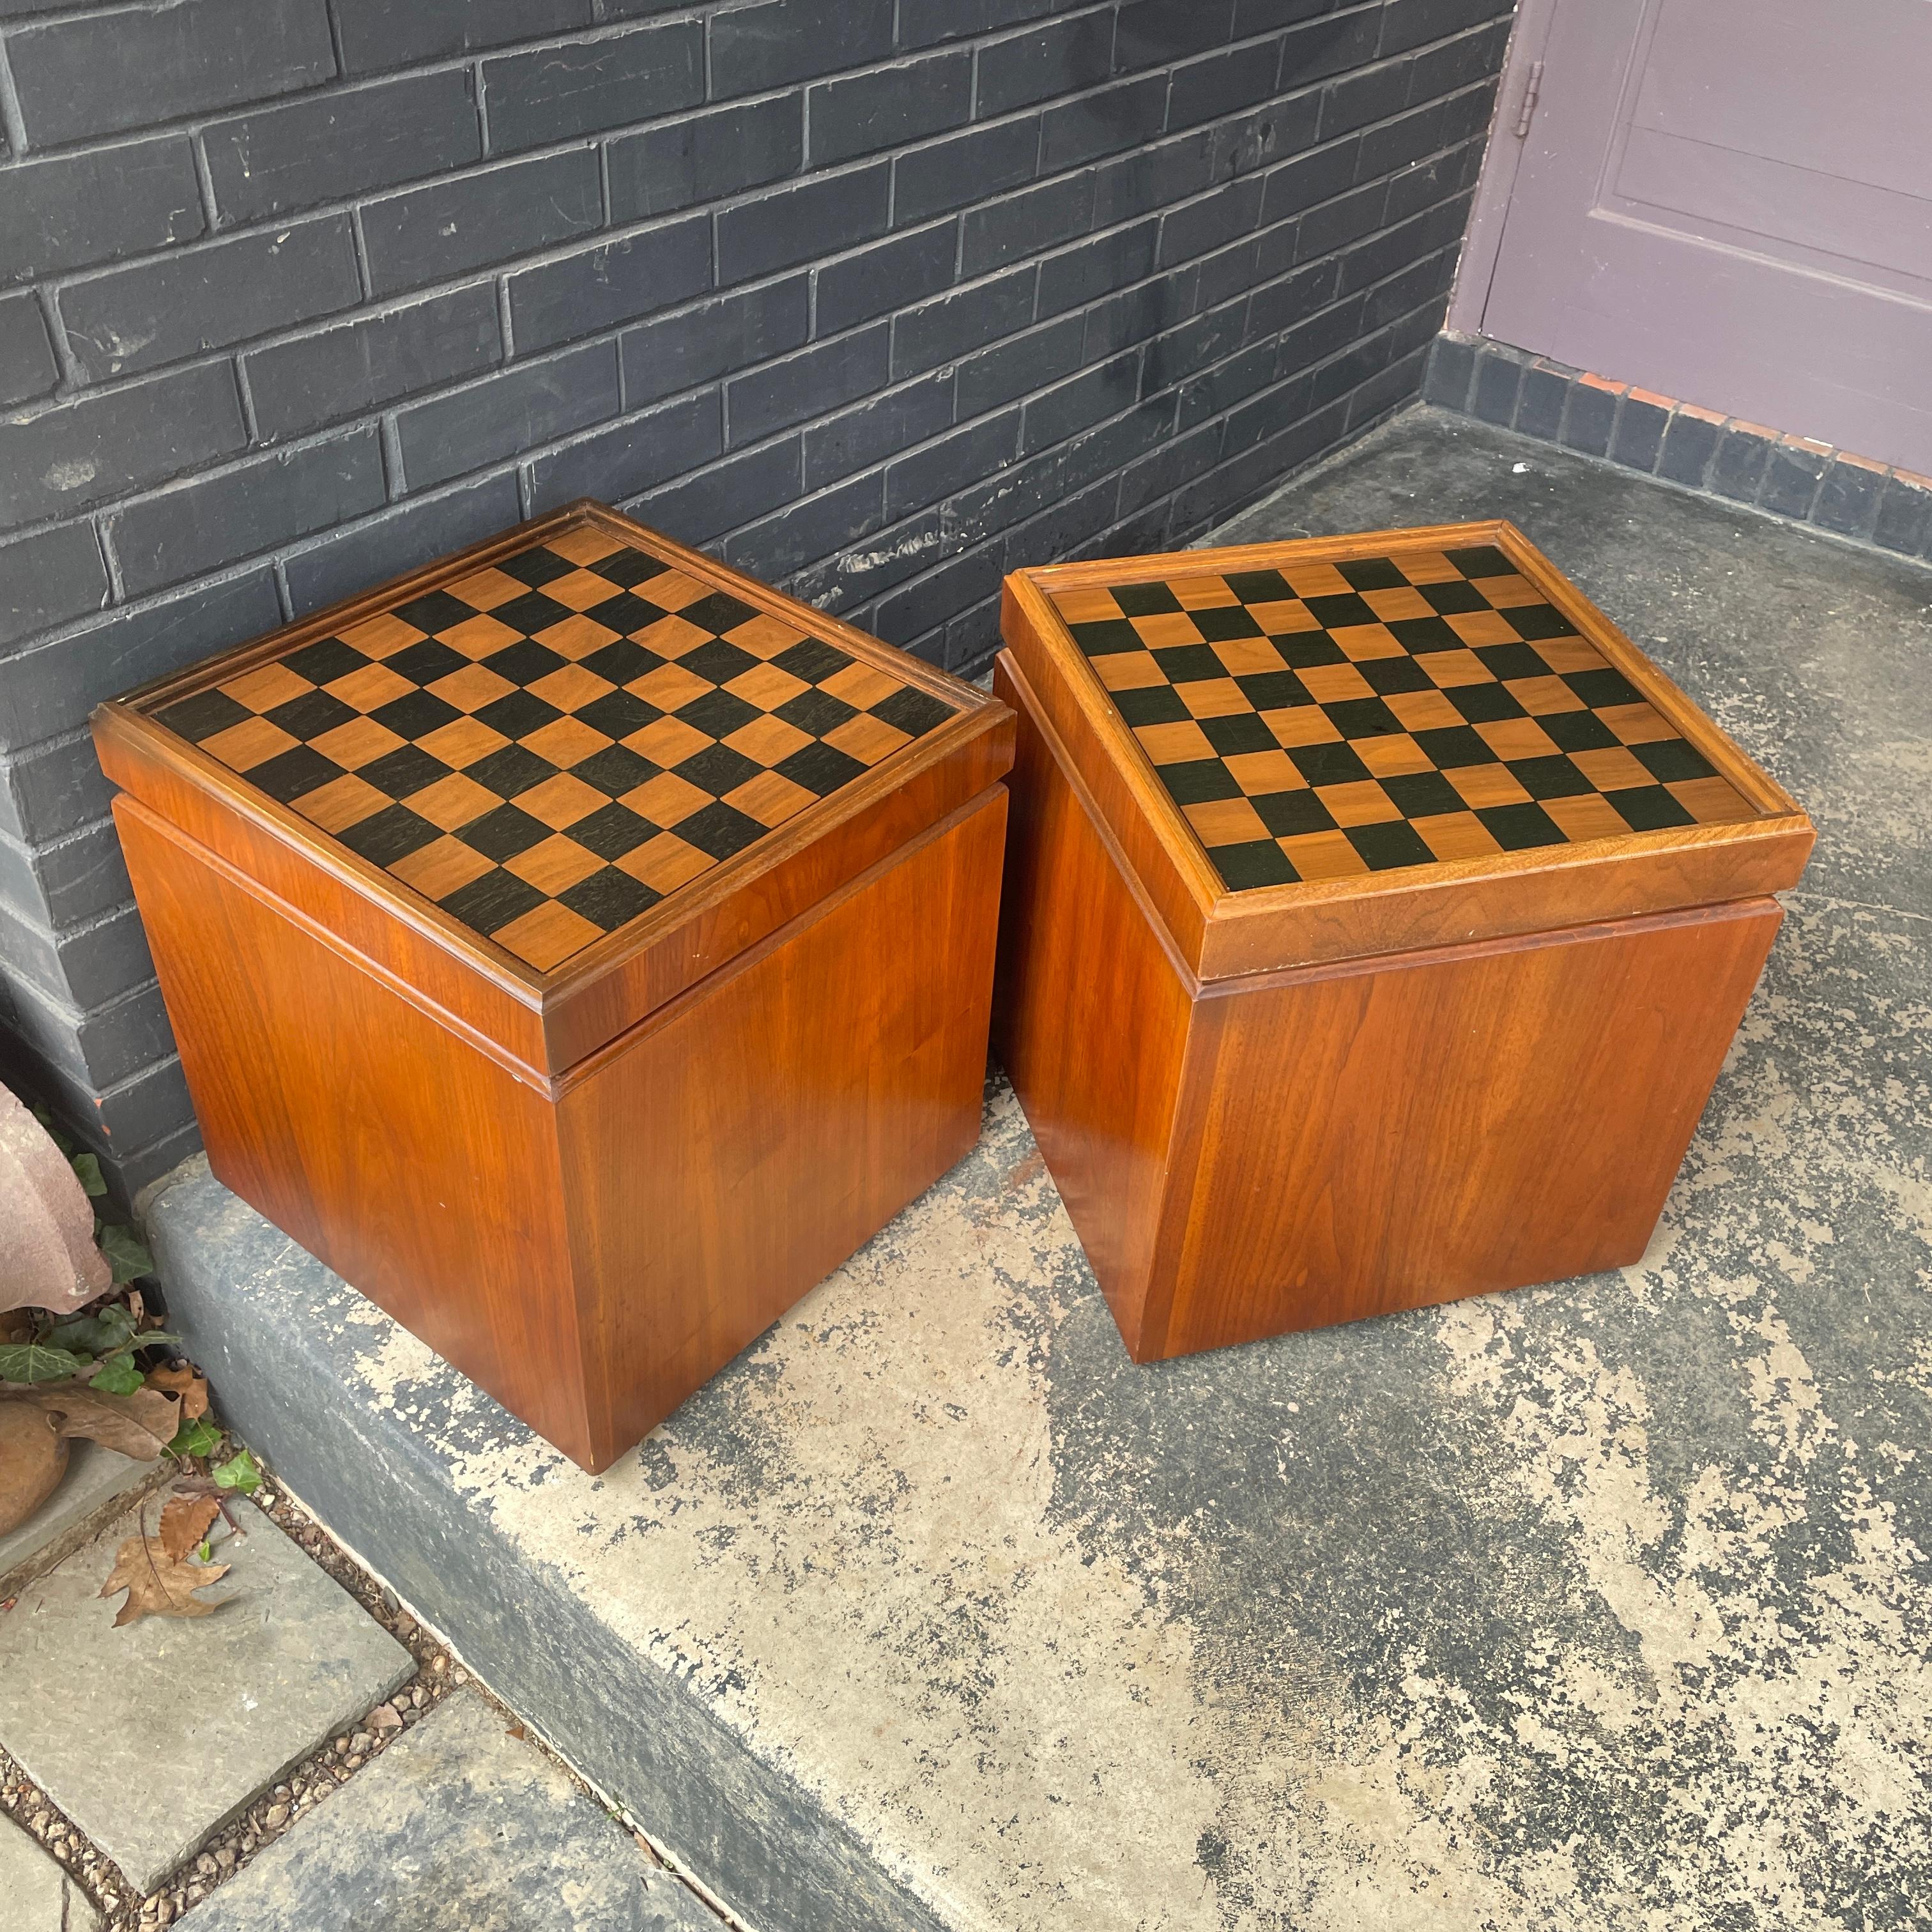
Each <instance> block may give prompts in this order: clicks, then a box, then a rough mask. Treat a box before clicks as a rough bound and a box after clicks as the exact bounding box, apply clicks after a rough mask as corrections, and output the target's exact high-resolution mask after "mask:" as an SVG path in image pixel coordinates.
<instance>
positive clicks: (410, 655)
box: [159, 524, 954, 971]
mask: <svg viewBox="0 0 1932 1932" xmlns="http://www.w3.org/2000/svg"><path fill="white" fill-rule="evenodd" d="M953 708H954V707H953V706H951V705H950V704H948V703H947V702H946V701H945V700H944V699H941V698H938V697H934V696H932V694H930V693H929V692H927V691H922V690H921V689H919V688H918V687H917V686H916V685H910V684H908V683H907V682H904V680H903V679H900V678H898V677H896V676H893V675H892V673H890V672H889V671H886V670H880V669H879V668H877V667H876V666H874V665H873V664H868V663H865V662H863V661H861V660H859V658H855V657H853V656H852V655H850V653H849V652H846V651H844V650H841V649H839V648H838V646H836V645H835V644H830V643H826V642H825V641H824V640H822V639H820V638H817V637H813V636H812V635H811V634H810V633H809V632H808V631H805V630H804V629H802V628H799V627H798V626H796V625H793V624H790V623H787V622H781V621H780V620H779V619H777V618H775V617H773V616H769V615H767V614H766V613H764V612H763V611H760V610H754V609H753V608H752V607H751V605H749V604H745V603H742V602H740V601H739V600H738V599H737V598H734V597H733V596H730V595H728V594H727V592H724V591H723V590H721V589H718V586H716V585H715V584H714V583H707V582H705V581H703V580H702V579H701V578H700V577H697V576H696V575H694V574H688V573H687V572H685V571H682V570H679V569H677V568H673V566H672V565H670V564H668V563H667V562H664V561H663V560H662V559H660V558H658V557H656V556H653V555H652V554H651V553H649V551H647V550H643V549H640V548H639V547H636V546H634V545H633V544H629V543H626V542H625V541H622V539H621V538H617V537H614V536H613V535H610V534H609V533H608V532H606V531H604V530H602V529H598V528H597V527H596V526H593V525H587V524H586V525H582V526H577V527H575V528H573V529H569V530H568V531H566V532H562V533H561V534H559V535H555V536H553V537H551V538H550V539H549V541H547V543H543V544H535V545H533V546H532V547H530V548H529V549H527V550H523V551H521V552H520V553H517V554H516V555H514V556H507V557H504V558H502V559H500V560H499V561H498V562H496V563H494V564H492V565H489V566H487V568H482V569H479V570H476V571H472V572H471V573H470V574H468V575H466V576H464V577H461V578H460V579H458V580H456V581H455V582H453V583H448V584H446V585H445V586H443V588H441V589H436V590H431V591H429V592H427V593H425V594H424V595H419V596H417V597H415V598H411V599H410V600H408V601H404V602H402V603H400V604H398V605H397V606H396V607H395V608H394V609H392V610H388V611H385V612H383V613H381V614H380V615H378V616H372V617H367V618H365V619H362V621H360V622H357V623H356V624H353V625H349V626H348V627H347V628H344V630H343V631H341V632H339V633H338V634H337V635H335V636H334V637H324V638H322V639H320V640H317V641H314V642H311V643H306V644H304V645H302V646H299V648H297V649H293V650H292V651H290V652H289V653H288V654H287V655H286V656H284V657H281V658H275V659H274V660H273V661H270V662H269V663H266V664H257V666H256V667H254V668H253V669H252V670H247V671H245V672H243V673H241V674H240V675H239V676H236V677H233V678H231V679H229V680H228V681H227V682H225V683H222V684H220V685H214V686H213V687H211V688H208V689H206V690H204V691H199V692H198V693H196V694H195V695H193V696H192V697H186V698H183V699H181V700H179V701H178V703H174V704H172V705H170V706H168V707H167V708H166V709H164V710H163V711H162V712H160V714H159V715H160V721H161V723H163V724H165V725H166V726H167V727H169V729H170V730H173V731H175V732H176V733H178V734H179V735H180V736H182V737H184V738H187V739H190V740H191V741H192V742H193V743H195V744H196V745H199V746H200V748H202V750H203V751H205V752H207V753H208V754H209V755H210V756H211V757H215V758H217V759H219V760H220V761H221V763H223V764H224V765H226V766H229V768H230V769H232V770H233V771H235V772H239V774H240V775H242V777H244V778H246V779H247V780H248V782H249V783H250V784H251V785H253V786H254V787H256V789H257V790H260V791H262V792H264V793H266V794H267V795H268V796H269V797H271V798H273V799H279V800H280V801H281V802H282V803H283V804H284V805H288V806H289V807H290V808H292V809H293V810H294V811H297V812H299V813H300V814H301V815H302V817H305V818H306V819H308V820H310V821H311V823H314V824H316V825H318V826H320V827H321V828H322V829H323V830H324V831H325V832H329V833H330V834H332V835H333V836H334V837H335V838H337V839H338V840H340V841H341V843H342V844H344V845H346V846H347V847H349V849H350V850H351V851H353V852H356V853H360V854H361V855H362V857H364V858H365V859H368V860H370V861H371V862H372V863H373V864H375V865H380V866H381V867H382V868H383V870H384V871H387V872H389V874H392V876H393V877H395V878H397V879H399V880H401V881H402V882H403V883H404V884H405V885H407V886H410V887H412V888H413V889H414V890H416V892H420V893H421V894H422V895H423V896H424V897H425V898H428V899H431V900H433V901H434V902H435V903H436V904H437V905H439V906H440V907H442V908H443V910H444V911H445V912H446V913H449V914H450V915H451V916H452V917H453V918H455V919H459V920H460V921H461V922H462V923H463V925H465V926H468V927H469V928H470V929H472V930H473V931H475V932H479V933H483V934H485V935H487V936H488V937H489V938H491V939H493V940H494V941H496V943H497V944H499V945H500V946H503V947H507V948H508V950H510V951H511V953H514V954H515V955H516V956H517V958H519V959H522V960H524V961H526V962H528V963H529V965H532V966H533V967H535V968H538V970H539V971H549V970H550V968H553V967H556V966H558V965H561V964H562V962H565V961H566V960H568V959H570V958H571V956H572V955H573V954H574V953H579V952H580V951H582V950H583V948H584V947H586V946H588V945H589V944H591V943H592V941H595V940H597V939H599V938H601V937H602V936H603V935H604V934H605V933H607V932H615V931H616V929H617V928H618V927H619V926H623V925H625V924H626V923H628V922H629V921H630V920H631V919H635V918H636V917H637V916H638V914H639V913H643V912H645V911H646V910H649V908H650V907H652V906H654V905H655V904H657V903H658V901H659V900H660V899H661V898H664V897H665V896H666V895H667V894H669V893H670V892H675V891H676V889H678V887H679V886H682V885H684V884H685V883H688V881H689V880H692V879H694V878H696V877H698V875H699V874H701V873H703V872H706V871H709V869H710V868H712V866H714V865H717V864H718V863H719V862H721V860H724V859H728V858H730V857H731V856H733V854H734V853H739V852H742V850H745V847H747V846H749V845H751V844H753V843H754V842H755V841H757V840H758V839H760V838H763V836H764V835H766V832H769V831H770V830H772V828H774V827H775V826H779V825H782V824H783V823H784V822H785V821H786V820H787V819H789V818H790V817H793V815H794V814H796V813H798V812H800V811H803V810H804V809H805V807H806V806H808V805H811V804H812V803H814V802H815V801H816V800H817V799H821V798H823V797H826V796H829V794H830V793H833V792H835V791H837V790H839V789H840V788H841V787H843V786H845V785H847V784H850V783H852V781H853V780H854V779H856V778H859V777H861V776H862V775H863V774H864V773H865V772H866V771H868V769H871V767H872V766H874V765H877V763H879V762H880V760H882V759H883V758H886V757H890V756H891V754H892V753H893V752H894V751H897V750H898V749H899V748H900V747H901V745H907V744H910V742H912V741H913V739H916V738H917V737H919V736H922V735H923V734H924V733H926V732H928V731H930V730H932V728H933V727H935V725H937V724H939V723H940V722H941V721H942V720H944V718H947V717H949V716H950V715H952V714H953Z"/></svg>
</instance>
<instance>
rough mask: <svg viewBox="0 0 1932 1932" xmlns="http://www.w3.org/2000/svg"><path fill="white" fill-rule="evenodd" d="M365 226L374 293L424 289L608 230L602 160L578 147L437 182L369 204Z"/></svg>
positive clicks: (593, 153) (588, 149) (364, 218)
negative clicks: (600, 172)
mask: <svg viewBox="0 0 1932 1932" xmlns="http://www.w3.org/2000/svg"><path fill="white" fill-rule="evenodd" d="M612 172H613V175H614V173H615V172H616V162H615V160H614V158H613V163H612ZM613 191H614V190H613ZM603 221H604V195H603V190H602V187H601V185H600V184H599V182H598V174H597V155H596V153H595V150H594V149H592V148H576V149H573V150H571V151H569V152H568V153H565V154H540V155H536V156H534V157H532V158H531V159H530V160H523V161H511V162H508V163H505V165H503V166H501V167H494V168H490V169H486V170H484V172H481V173H480V174H470V175H461V176H459V177H458V178H456V179H455V180H453V181H431V182H430V183H429V184H428V185H426V186H425V187H419V188H412V189H410V190H409V191H408V192H407V193H404V194H395V195H389V196H386V197H385V198H384V199H382V200H380V201H372V202H367V203H365V205H364V206H363V208H362V243H363V249H364V252H365V254H366V256H367V257H368V263H369V284H370V288H371V292H372V293H374V294H375V295H377V296H387V295H394V294H396V293H398V292H399V291H401V290H404V289H413V288H420V287H422V285H423V284H425V282H440V281H447V280H449V279H450V278H453V277H455V276H458V275H466V274H468V273H469V272H470V271H471V270H472V269H481V268H484V267H487V266H492V265H493V264H495V263H498V262H505V261H508V260H510V259H511V257H514V256H517V255H526V254H532V253H533V252H534V251H536V250H537V249H539V248H552V247H553V246H555V245H556V244H557V243H558V242H568V241H570V240H572V239H574V237H576V236H579V235H584V234H588V233H589V232H590V231H591V230H592V229H596V228H599V227H601V226H602V225H603Z"/></svg>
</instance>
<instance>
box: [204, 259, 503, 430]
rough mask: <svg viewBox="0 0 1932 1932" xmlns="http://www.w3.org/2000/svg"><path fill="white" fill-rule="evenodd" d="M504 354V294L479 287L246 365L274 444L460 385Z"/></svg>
mask: <svg viewBox="0 0 1932 1932" xmlns="http://www.w3.org/2000/svg"><path fill="white" fill-rule="evenodd" d="M502 353H503V345H502V337H501V335H500V333H499V329H498V325H497V320H496V291H495V290H493V289H490V288H487V287H472V288H466V289H458V290H454V291H453V292H452V293H450V294H449V295H443V296H432V297H431V299H429V300H428V301H427V302H413V303H411V304H410V305H409V306H408V307H407V308H392V309H389V310H386V311H382V312H380V313H379V314H374V315H368V316H365V317H359V319H358V320H356V321H354V322H349V323H343V324H341V326H338V327H336V328H334V329H320V330H318V331H317V332H316V333H315V334H314V335H299V336H296V338H293V340H292V341H287V342H278V343H276V344H274V345H273V346H272V347H269V348H267V349H257V350H254V352H253V353H251V354H249V355H248V356H244V357H243V358H242V371H243V374H245V376H246V377H247V379H248V392H249V395H250V396H251V398H253V400H254V406H255V424H256V428H257V431H258V432H259V433H260V435H261V436H262V437H263V439H264V440H270V441H272V440H275V438H277V437H284V436H299V435H302V434H305V432H306V431H310V430H312V429H320V428H322V426H323V425H324V424H326V423H329V422H338V421H340V420H341V419H342V418H344V417H345V416H361V415H362V414H364V413H366V412H367V411H368V410H377V409H380V408H381V407H383V404H386V403H393V402H395V401H397V400H398V398H401V397H404V396H413V395H421V394H422V392H423V391H424V390H425V389H435V388H437V387H439V386H440V385H442V384H443V383H455V382H460V380H462V379H463V377H466V376H473V375H475V374H477V372H478V371H480V370H483V369H487V368H490V367H492V366H493V365H494V364H496V362H499V361H500V360H501V359H502Z"/></svg>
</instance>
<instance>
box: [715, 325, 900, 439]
mask: <svg viewBox="0 0 1932 1932" xmlns="http://www.w3.org/2000/svg"><path fill="white" fill-rule="evenodd" d="M891 334H892V331H891V329H890V328H889V326H888V325H887V324H886V323H883V322H881V323H874V325H873V326H871V328H870V329H862V330H860V331H859V332H858V333H857V334H856V335H847V336H841V338H839V339H838V341H835V342H822V343H820V344H817V345H816V346H815V347H813V348H810V349H805V350H799V352H798V353H796V355H793V356H786V357H785V358H784V359H783V360H782V361H781V362H772V363H769V364H767V365H766V366H765V367H764V368H762V369H754V370H753V371H751V374H748V375H745V376H739V377H734V378H733V380H731V381H730V382H729V383H727V384H726V385H725V387H724V413H725V419H726V423H727V430H726V436H725V442H726V445H727V447H728V448H730V449H738V448H739V447H740V446H742V445H743V444H745V443H756V442H757V441H759V440H760V439H761V438H763V437H767V436H769V435H770V434H772V432H773V431H775V430H781V429H787V428H790V426H791V425H793V423H796V422H804V421H805V419H806V418H807V417H808V416H823V414H825V413H826V411H828V410H834V409H836V408H837V407H838V406H839V405H840V404H844V403H849V402H850V401H852V400H853V398H855V397H858V396H863V395H869V394H870V393H871V392H872V391H873V390H874V389H877V388H879V387H880V385H881V384H883V383H884V381H885V380H886V364H887V359H888V358H887V347H888V344H889V341H890V338H891Z"/></svg>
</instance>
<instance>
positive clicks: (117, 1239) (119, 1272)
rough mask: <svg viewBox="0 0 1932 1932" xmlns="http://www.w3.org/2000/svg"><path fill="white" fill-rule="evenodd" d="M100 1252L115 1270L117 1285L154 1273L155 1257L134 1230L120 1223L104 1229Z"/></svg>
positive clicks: (102, 1230)
mask: <svg viewBox="0 0 1932 1932" xmlns="http://www.w3.org/2000/svg"><path fill="white" fill-rule="evenodd" d="M101 1253H103V1254H104V1255H105V1256H107V1265H108V1266H109V1267H110V1268H112V1269H113V1271H114V1280H115V1283H116V1284H117V1285H118V1283H121V1282H126V1281H133V1280H136V1278H137V1277H139V1276H142V1275H144V1274H153V1273H154V1256H152V1255H151V1254H149V1253H148V1251H147V1250H146V1249H145V1247H142V1244H141V1242H140V1240H139V1237H137V1236H136V1234H135V1232H134V1231H133V1229H132V1228H124V1227H121V1226H119V1224H118V1223H116V1224H115V1226H113V1227H110V1228H103V1229H101Z"/></svg>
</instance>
